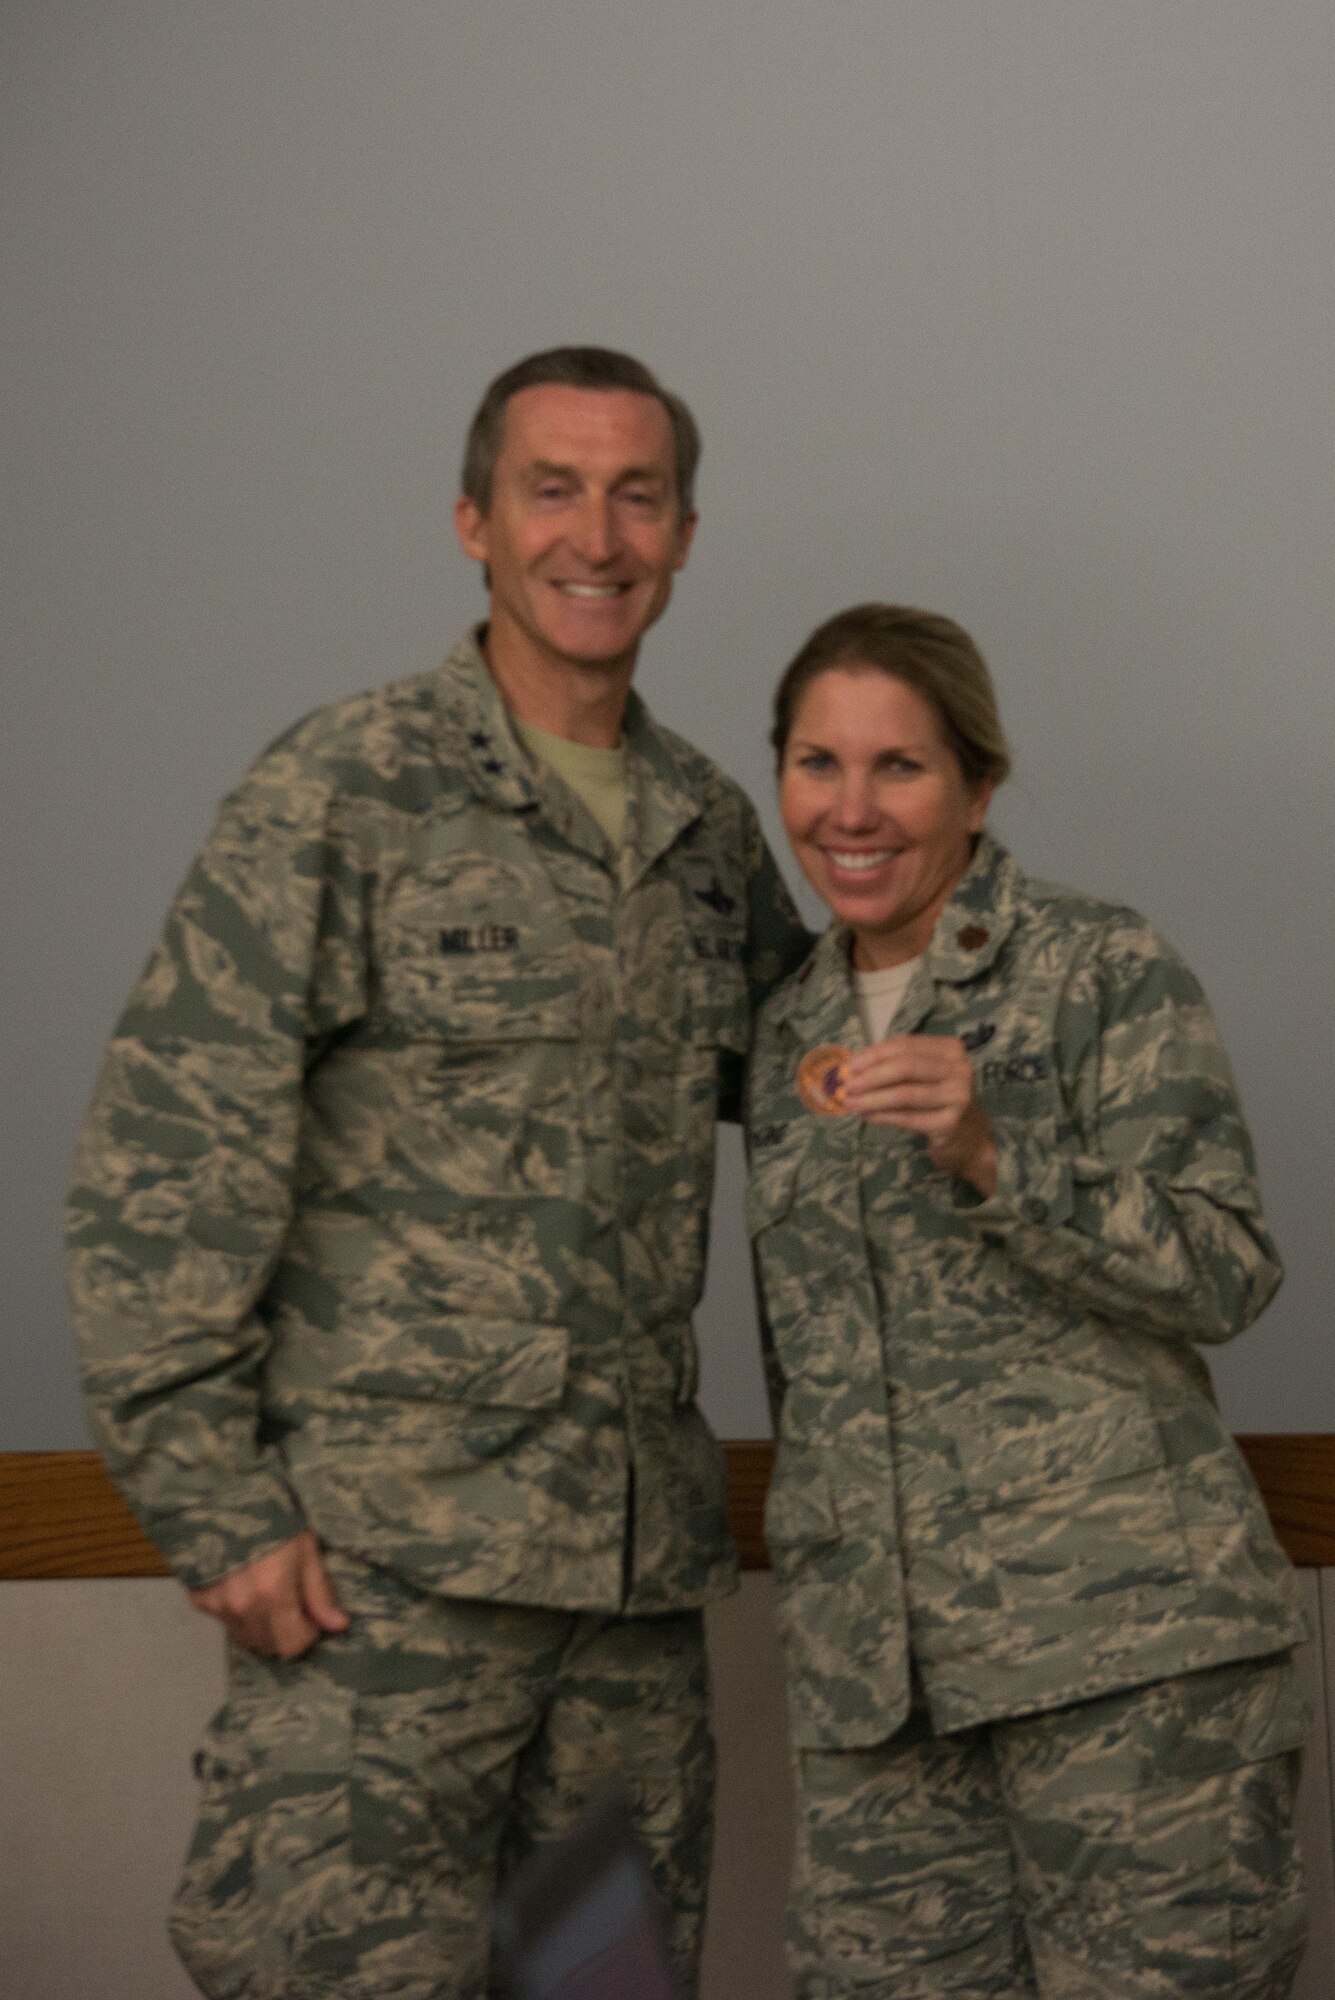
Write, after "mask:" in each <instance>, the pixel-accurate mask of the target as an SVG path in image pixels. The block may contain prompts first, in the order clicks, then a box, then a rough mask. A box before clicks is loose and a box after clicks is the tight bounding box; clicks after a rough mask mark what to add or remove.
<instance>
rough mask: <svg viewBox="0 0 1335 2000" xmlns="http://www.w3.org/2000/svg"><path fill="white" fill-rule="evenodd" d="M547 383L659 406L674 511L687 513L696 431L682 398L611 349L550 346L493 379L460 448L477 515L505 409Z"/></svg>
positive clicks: (484, 503) (696, 459) (484, 506)
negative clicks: (621, 394) (630, 393)
mask: <svg viewBox="0 0 1335 2000" xmlns="http://www.w3.org/2000/svg"><path fill="white" fill-rule="evenodd" d="M549 382H550V383H555V384H557V385H558V386H560V387H562V388H567V389H631V390H634V391H635V393H636V394H637V395H641V396H652V397H653V398H654V400H655V401H656V402H658V403H661V404H662V406H663V408H664V409H665V410H666V411H667V415H668V422H669V423H670V424H671V426H672V455H673V465H674V469H675V473H676V485H677V509H678V512H679V514H680V515H681V516H682V518H683V519H684V518H685V516H686V515H687V514H689V513H690V511H691V506H692V502H693V499H694V495H695V473H696V468H697V466H698V465H699V463H700V431H699V427H698V426H697V424H696V421H695V418H694V417H693V416H692V415H691V413H690V411H689V410H688V409H687V407H686V405H685V403H683V402H682V400H681V397H680V396H674V395H673V394H672V392H671V391H670V390H668V389H665V388H664V387H663V386H662V384H661V383H660V382H659V380H658V378H657V376H655V375H653V374H652V373H651V372H650V370H649V369H647V368H646V367H645V365H644V363H643V362H642V361H637V360H636V359H635V357H634V356H633V355H631V354H618V353H617V351H616V350H615V348H611V347H549V348H547V349H545V350H544V352H543V353H541V354H529V355H526V356H525V358H524V359H523V360H522V361H516V362H515V364H514V366H513V368H507V369H506V370H505V372H504V374H501V375H498V376H497V377H496V380H495V381H494V382H493V383H492V384H491V386H490V388H489V389H488V390H487V393H486V395H485V396H484V397H483V398H482V401H481V402H480V403H479V404H478V406H477V414H476V415H475V416H474V418H473V421H472V423H471V424H470V425H469V427H468V441H467V443H466V444H465V446H464V464H463V475H462V478H461V481H460V484H461V486H462V489H463V492H464V494H465V496H466V498H468V499H469V500H471V501H472V502H473V505H474V506H475V507H476V508H477V509H478V511H479V513H482V514H486V513H487V512H488V511H489V510H490V507H491V487H492V481H493V479H494V478H495V475H496V461H497V459H498V458H499V457H500V455H501V440H502V438H503V437H504V434H505V406H506V404H507V403H508V402H509V400H510V398H511V396H514V395H517V394H518V393H519V391H520V390H521V389H536V388H539V387H541V386H543V385H545V384H546V383H549Z"/></svg>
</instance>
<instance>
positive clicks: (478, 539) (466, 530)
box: [454, 493, 488, 563]
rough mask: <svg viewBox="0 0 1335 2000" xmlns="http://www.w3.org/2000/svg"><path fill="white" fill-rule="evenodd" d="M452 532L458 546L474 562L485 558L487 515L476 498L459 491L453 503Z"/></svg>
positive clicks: (481, 561)
mask: <svg viewBox="0 0 1335 2000" xmlns="http://www.w3.org/2000/svg"><path fill="white" fill-rule="evenodd" d="M454 532H455V534H456V535H457V536H458V537H459V547H460V548H461V549H462V550H463V552H464V554H465V555H466V556H471V557H472V559H473V561H474V562H480V563H484V562H485V561H486V560H487V555H488V547H487V517H486V515H485V514H484V513H483V511H482V509H481V508H480V507H479V506H478V504H477V501H476V500H470V499H469V497H468V495H467V494H466V493H461V494H460V495H459V498H458V499H457V500H456V501H455V503H454Z"/></svg>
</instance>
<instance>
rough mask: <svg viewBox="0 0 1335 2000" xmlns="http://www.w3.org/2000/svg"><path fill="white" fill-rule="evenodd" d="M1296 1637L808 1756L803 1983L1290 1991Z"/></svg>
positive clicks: (1295, 1948) (1144, 1993)
mask: <svg viewBox="0 0 1335 2000" xmlns="http://www.w3.org/2000/svg"><path fill="white" fill-rule="evenodd" d="M1306 1724H1307V1716H1306V1713H1305V1709H1304V1704H1303V1701H1302V1699H1301V1697H1300V1695H1299V1693H1298V1690H1297V1686H1296V1681H1295V1675H1294V1670H1293V1666H1292V1662H1291V1661H1290V1660H1289V1659H1288V1658H1287V1657H1285V1658H1283V1659H1281V1660H1278V1661H1276V1660H1267V1661H1264V1662H1253V1661H1246V1662H1243V1663H1242V1664H1235V1665H1231V1666H1226V1667H1215V1668H1211V1669H1208V1670H1207V1671H1205V1672H1203V1673H1199V1674H1192V1675H1188V1676H1186V1677H1184V1678H1182V1679H1177V1680H1170V1681H1165V1682H1159V1683H1157V1684H1155V1685H1154V1686H1152V1687H1149V1688H1137V1689H1135V1690H1133V1691H1131V1692H1130V1693H1124V1694H1116V1695H1106V1696H1104V1697H1103V1698H1102V1699H1100V1700H1097V1701H1090V1702H1082V1703H1080V1704H1079V1705H1078V1706H1077V1707H1075V1708H1069V1709H1062V1710H1060V1711H1057V1712H1056V1713H1052V1714H1046V1715H1041V1716H1033V1717H1028V1718H1024V1719H1021V1720H1015V1721H1003V1722H998V1723H991V1724H986V1725H984V1726H983V1727H981V1728H978V1729H972V1730H964V1731H962V1732H961V1733H959V1734H958V1735H953V1736H935V1735H933V1733H932V1729H931V1723H930V1720H929V1718H928V1715H927V1712H926V1709H925V1707H923V1706H922V1705H921V1704H919V1705H917V1706H915V1708H914V1709H913V1711H912V1713H911V1717H910V1720H909V1723H908V1724H907V1726H906V1727H905V1728H904V1729H902V1730H901V1731H900V1732H899V1734H898V1735H897V1736H896V1737H895V1738H894V1740H893V1742H890V1743H887V1744H884V1745H881V1746H880V1747H878V1748H876V1749H872V1750H835V1751H820V1750H815V1751H806V1752H803V1753H801V1754H800V1756H799V1760H798V1762H799V1790H800V1795H801V1810H800V1814H799V1824H798V1839H797V1856H796V1867H795V1873H794V1900H793V1908H792V1912H791V1918H790V1948H791V1950H792V1954H793V1959H794V1965H795V1969H796V1972H797V1989H798V1995H799V2000H853V1996H856V2000H1034V1996H1036V1995H1038V1994H1042V1995H1044V1996H1050V2000H1188V1997H1189V1996H1195V2000H1206V1996H1210V2000H1283V1996H1284V1995H1285V1994H1287V1993H1288V1991H1289V1987H1290V1983H1291V1982H1292V1979H1293V1976H1294V1973H1295V1972H1296V1970H1297V1966H1298V1962H1299V1959H1300V1958H1301V1956H1302V1950H1303V1944H1304V1941H1305V1935H1306V1903H1305V1897H1304V1893H1303V1885H1302V1868H1301V1864H1300V1862H1299V1858H1298V1854H1297V1850H1296V1844H1295V1840H1294V1831H1293V1817H1294V1815H1293V1803H1294V1793H1295V1790H1296V1787H1297V1778H1298V1755H1297V1747H1296V1746H1297V1745H1298V1744H1299V1743H1300V1742H1301V1741H1302V1738H1303V1736H1304V1734H1305V1730H1306Z"/></svg>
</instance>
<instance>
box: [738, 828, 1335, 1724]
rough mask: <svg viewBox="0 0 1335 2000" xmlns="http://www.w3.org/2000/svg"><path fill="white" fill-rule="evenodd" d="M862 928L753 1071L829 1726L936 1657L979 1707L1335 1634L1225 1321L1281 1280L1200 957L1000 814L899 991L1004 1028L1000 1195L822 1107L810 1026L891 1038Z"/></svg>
mask: <svg viewBox="0 0 1335 2000" xmlns="http://www.w3.org/2000/svg"><path fill="white" fill-rule="evenodd" d="M848 945H849V939H848V935H847V933H846V932H843V931H841V930H840V928H839V927H838V926H836V927H835V928H834V929H832V930H831V931H830V932H828V933H827V934H826V936H825V937H824V938H823V939H822V941H821V942H820V944H819V945H818V946H817V947H816V949H815V952H814V953H813V955H812V957H811V959H810V961H809V962H808V964H807V965H806V966H805V967H804V968H803V969H802V971H800V972H799V973H798V974H797V975H796V976H795V978H793V979H790V980H788V981H787V982H786V983H785V985H784V986H783V987H782V988H781V989H780V990H779V991H778V992H777V993H775V994H774V995H772V996H771V998H770V1000H769V1001H768V1002H767V1004H766V1006H765V1009H764V1011H763V1013H762V1016H761V1021H760V1024H759V1028H758V1033H757V1045H756V1048H755V1051H754V1053H753V1060H752V1065H751V1069H750V1073H749V1082H748V1114H747V1122H748V1128H749V1146H750V1155H751V1183H750V1193H749V1205H750V1223H751V1228H752V1233H753V1238H754V1242H755V1247H756V1251H757V1258H758V1264H759V1267H760V1272H761V1277H762V1283H763V1289H764V1296H765V1301H766V1306H767V1313H768V1320H769V1333H768V1362H769V1368H770V1387H771V1397H772V1401H773V1404H774V1407H775V1419H776V1429H777V1432H778V1438H779V1444H778V1452H777V1463H776V1467H775V1473H774V1481H773V1485H772V1487H771V1490H770V1496H769V1502H768V1510H767V1516H766V1532H767V1536H768V1540H769V1545H770V1550H771V1554H772V1557H773V1561H774V1566H775V1571H776V1576H777V1582H778V1586H779V1592H780V1619H781V1625H782V1629H783V1637H784V1645H785V1651H786V1655H787V1661H788V1670H789V1681H790V1704H791V1712H792V1716H793V1722H794V1730H795V1735H796V1740H797V1742H798V1743H799V1744H801V1745H805V1746H808V1747H813V1748H814V1747H821V1746H825V1747H859V1746H867V1745H870V1744H873V1743H876V1742H878V1741H881V1740H883V1739H884V1738H885V1737H887V1736H888V1735H889V1734H891V1733H892V1732H893V1731H894V1730H895V1729H897V1728H898V1727H899V1725H900V1723H901V1722H902V1720H903V1718H904V1716H905V1714H906V1713H907V1710H908V1705H909V1677H910V1659H911V1660H912V1662H913V1663H914V1665H915V1666H916V1667H917V1670H918V1672H919V1673H920V1674H921V1677H922V1681H923V1685H924V1687H925V1690H926V1693H927V1696H928V1700H929V1702H930V1706H931V1712H932V1717H933V1722H934V1725H935V1727H936V1728H937V1729H938V1730H943V1731H944V1730H951V1729H958V1728H964V1727H967V1726H970V1725H972V1724H975V1723H979V1722H985V1721H989V1720H992V1719H995V1718H997V1717H1001V1716H1013V1715H1018V1714H1023V1713H1025V1712H1026V1711H1038V1710H1042V1709H1045V1708H1051V1707H1056V1706H1059V1705H1064V1704H1066V1703H1070V1702H1075V1701H1080V1700H1082V1699H1085V1698H1088V1697H1092V1696H1095V1695H1100V1694H1106V1693H1110V1692H1112V1691H1113V1690H1115V1689H1119V1688H1125V1687H1131V1686H1135V1685H1137V1684H1139V1683H1142V1682H1145V1681H1149V1680H1153V1679H1157V1678H1160V1677H1162V1676H1167V1675H1173V1674H1179V1673H1185V1672H1187V1671H1189V1670H1191V1669H1193V1668H1197V1667H1206V1666H1210V1665H1213V1664H1216V1663H1222V1662H1224V1661H1228V1660H1234V1659H1241V1658H1246V1657H1249V1656H1254V1655H1259V1654H1263V1653H1266V1652H1269V1651H1272V1650H1274V1649H1276V1648H1280V1647H1283V1646H1286V1645H1288V1644H1289V1643H1291V1642H1292V1641H1294V1640H1296V1639H1298V1638H1300V1637H1302V1636H1303V1627H1302V1619H1301V1614H1300V1611H1299V1609H1298V1605H1297V1599H1296V1595H1295V1580H1294V1577H1293V1573H1292V1571H1291V1570H1290V1568H1289V1565H1288V1562H1287V1560H1286V1559H1285V1557H1284V1556H1283V1554H1282V1553H1281V1551H1280V1549H1279V1547H1278V1546H1277V1544H1276V1542H1275V1538H1274V1535H1273V1533H1272V1531H1271V1528H1270V1524H1269V1521H1268V1519H1267V1517H1266V1514H1265V1511H1264V1508H1263V1507H1262V1504H1261V1501H1260V1498H1259V1496H1258V1494H1257V1492H1256V1490H1255V1487H1254V1485H1253V1483H1252V1480H1251V1477H1250V1475H1249V1473H1248V1471H1247V1469H1246V1466H1245V1464H1244V1463H1243V1461H1242V1459H1241V1457H1240V1455H1239V1453H1238V1451H1237V1449H1236V1447H1235V1445H1234V1444H1233V1441H1232V1439H1231V1438H1230V1437H1229V1436H1228V1435H1227V1433H1226V1432H1225V1430H1224V1428H1223V1426H1222V1424H1221V1422H1220V1419H1219V1416H1218V1414H1217V1413H1216V1409H1215V1405H1214V1400H1213V1397H1212V1394H1211V1389H1210V1382H1209V1376H1208V1373H1207V1371H1206V1368H1205V1366H1204V1363H1203V1362H1202V1360H1201V1358H1200V1356H1199V1355H1198V1354H1197V1353H1196V1351H1195V1349H1194V1348H1193V1346H1192V1342H1194V1341H1219V1340H1226V1339H1228V1338H1229V1337H1230V1336H1231V1335H1232V1334H1235V1333H1237V1332H1239V1331H1240V1330H1241V1329H1242V1328H1243V1327H1245V1326H1246V1325H1247V1324H1248V1323H1249V1322H1250V1321H1251V1320H1252V1319H1254V1318H1255V1316H1256V1315H1257V1313H1259V1312H1260V1310H1261V1308H1262V1307H1263V1306H1264V1305H1265V1304H1266V1302H1267V1300H1268V1299H1269V1298H1270V1297H1271V1295H1272V1293H1273V1292H1274V1290H1275V1287H1276V1286H1277V1284H1278V1282H1279V1277H1280V1270H1279V1264H1278V1261H1277V1259H1276V1256H1275V1252H1274V1248H1273V1246H1272V1244H1271V1242H1270V1239H1269V1237H1268V1235H1267V1233H1266V1229H1265V1224H1264V1222H1263V1220H1262V1216H1261V1211H1260V1204H1259V1199H1258V1194H1257V1188H1256V1183H1255V1179H1254V1174H1253V1164H1252V1153H1251V1146H1250V1142H1249V1140H1248V1137H1247V1132H1246V1129H1245V1127H1244V1125H1243V1122H1242V1118H1241V1114H1240V1112H1239V1109H1238V1105H1237V1102H1236V1099H1235V1096H1234V1090H1233V1084H1232V1079H1231V1077H1230V1074H1229V1069H1228V1064H1227V1061H1226V1058H1225V1056H1224V1053H1223V1051H1222V1049H1221V1047H1220V1045H1219V1041H1218V1037H1217V1034H1216V1031H1215V1028H1214V1025H1213V1023H1212V1021H1211V1019H1210V1016H1209V1013H1208V1011H1207V1009H1206V1006H1205V1002H1204V999H1203V997H1202V995H1201V992H1200V989H1199V987H1198V986H1197V984H1196V982H1195V980H1194V979H1193V978H1192V976H1191V974H1190V973H1189V972H1188V971H1187V969H1186V968H1185V967H1184V966H1183V965H1182V963H1181V961H1180V960H1179V959H1178V958H1176V957H1175V955H1174V954H1173V953H1172V951H1171V950H1170V949H1169V948H1168V947H1167V946H1166V945H1165V944H1164V943H1163V942H1162V941H1161V940H1160V939H1159V938H1158V937H1156V936H1155V934H1154V933H1153V932H1152V931H1151V930H1150V929H1149V927H1148V926H1147V925H1146V924H1145V923H1144V921H1143V920H1142V919H1141V918H1140V917H1138V916H1136V914H1135V913H1134V912H1133V911H1130V910H1125V909H1118V908H1113V907H1111V906H1109V905H1107V904H1103V903H1098V902H1095V901H1093V900H1092V899H1091V898H1089V897H1084V896H1078V895H1076V894H1074V893H1073V892H1071V891H1069V890H1065V889H1059V888H1054V887H1050V886H1047V885H1043V884H1039V883H1034V882H1029V881H1027V880H1026V878H1025V877H1024V876H1023V875H1022V874H1021V873H1020V871H1019V869H1018V868H1017V867H1016V865H1015V863H1014V862H1013V861H1012V860H1011V859H1010V858H1009V857H1008V856H1007V855H1006V854H1005V853H1004V852H1003V851H1002V850H1001V849H1000V848H999V847H998V846H997V845H996V844H995V843H994V842H993V841H991V840H990V839H988V838H987V837H986V836H984V838H983V840H982V841H981V842H980V844H979V849H978V852H977V853H976V855H975V857H974V860H973V863H972V865H971V867H970V869H969V871H968V872H967V874H966V875H965V876H964V878H963V879H962V881H961V882H960V884H959V886H958V888H957V890H956V892H955V894H954V897H953V898H952V900H951V902H950V903H949V905H948V906H947V908H946V910H945V911H944V912H943V914H942V917H941V919H940V921H939V923H938V925H937V928H936V933H935V936H934V938H933V941H932V944H931V946H930V949H929V951H928V952H927V954H926V955H925V958H924V960H923V963H922V964H921V965H920V966H919V967H918V969H917V971H916V972H915V974H914V976H913V979H912V981H911V983H910V986H909V989H908V991H907V993H906V994H905V997H904V1000H903V1003H902V1005H901V1008H900V1010H899V1013H898V1015H897V1017H896V1020H895V1023H894V1032H896V1033H910V1032H915V1031H919V1032H923V1033H927V1034H940V1035H959V1036H961V1037H962V1038H963V1040H964V1042H965V1045H966V1047H967V1048H968V1049H969V1050H970V1051H971V1054H972V1058H973V1061H974V1064H975V1066H976V1070H977V1076H978V1084H979V1090H980V1095H981V1100H982V1103H983V1106H984V1108H985V1110H986V1111H987V1113H988V1115H989V1117H990V1118H991V1120H992V1122H993V1125H994V1128H995V1132H996V1140H997V1152H998V1183H997V1189H996V1193H995V1194H994V1195H993V1196H992V1197H991V1198H990V1199H988V1200H984V1199H983V1198H982V1197H981V1196H980V1195H979V1194H978V1193H977V1192H976V1191H975V1190H974V1189H973V1188H971V1187H970V1186H969V1185H968V1184H967V1183H965V1182H964V1181H962V1180H960V1179H958V1178H956V1177H955V1176H953V1175H951V1174H948V1173H945V1172H942V1171H939V1170H936V1169H933V1168H932V1167H931V1165H930V1164H929V1162H928V1159H927V1155H926V1148H925V1145H924V1144H923V1142H922V1141H921V1140H920V1139H918V1138H916V1137H914V1136H912V1135H910V1134H907V1133H900V1132H894V1131H891V1130H888V1129H886V1128H877V1127H873V1126H870V1125H864V1124H863V1123H862V1122H861V1121H859V1120H858V1119H856V1118H853V1117H816V1116H813V1115H812V1114H811V1113H810V1112H808V1111H806V1110H804V1109H803V1107H802V1104H801V1102H800V1100H799V1099H798V1097H797V1095H796V1093H795V1090H794V1071H795V1070H796V1068H797V1064H798V1062H799V1059H800V1058H801V1056H802V1055H803V1053H804V1051H806V1050H808V1049H810V1048H812V1047H815V1046H818V1045H820V1044H822V1043H843V1044H845V1045H846V1046H861V1045H862V1041H863V1037H862V1034H861V1030H860V1027H859V1025H858V1016H857V1010H856V1006H855V1003H854V999H853V994H852V990H851V982H850V978H849V973H848Z"/></svg>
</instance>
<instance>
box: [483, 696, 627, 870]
mask: <svg viewBox="0 0 1335 2000" xmlns="http://www.w3.org/2000/svg"><path fill="white" fill-rule="evenodd" d="M510 722H511V725H512V727H513V729H514V732H515V735H516V736H517V737H518V738H519V740H520V742H521V743H522V744H523V746H524V748H525V749H526V750H527V751H529V752H530V753H531V755H533V756H534V757H539V758H541V760H542V762H543V763H544V764H546V765H548V766H549V767H550V768H551V769H552V770H553V771H555V773H556V775H557V777H558V778H560V779H561V781H562V783H563V784H566V785H569V787H570V789H571V791H572V792H573V793H574V794H575V796H576V798H578V799H579V800H580V801H581V802H582V803H583V804H584V805H586V806H587V807H588V809H589V811H590V812H591V813H592V814H593V817H594V818H595V819H596V820H597V822H598V824H599V826H600V827H601V828H602V830H603V832H604V833H605V834H606V835H607V838H608V839H609V841H610V842H611V843H612V846H613V847H615V848H619V847H620V846H621V844H622V842H623V841H624V840H625V838H626V807H627V803H628V800H629V796H630V794H629V790H628V787H627V780H626V745H625V742H624V741H622V742H620V743H618V744H617V746H616V749H615V750H597V749H593V748H591V746H590V745H589V744H587V743H571V742H570V741H569V740H568V738H566V737H564V736H549V735H548V733H547V731H546V730H545V729H535V728H534V727H533V724H532V723H531V722H521V721H520V720H519V717H518V716H517V715H512V716H511V717H510Z"/></svg>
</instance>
